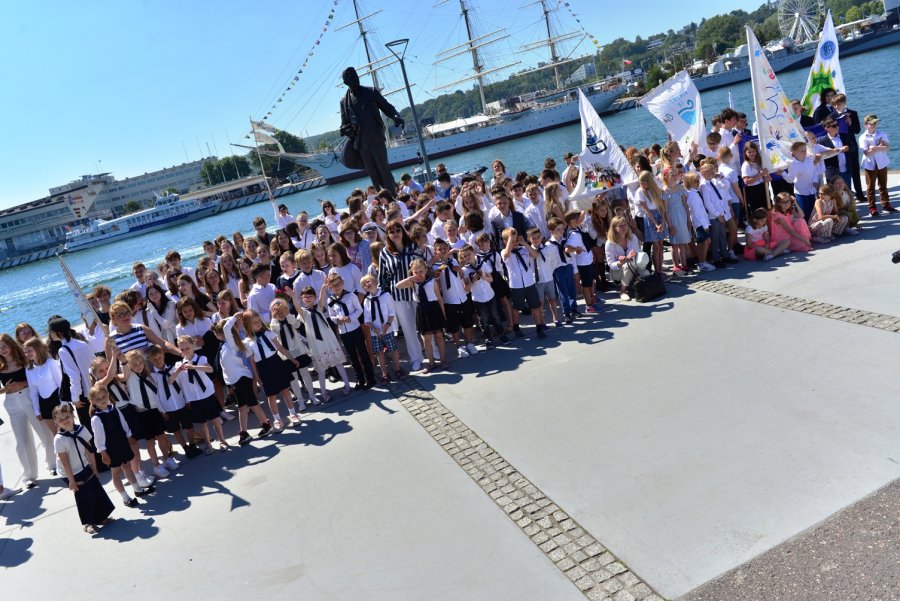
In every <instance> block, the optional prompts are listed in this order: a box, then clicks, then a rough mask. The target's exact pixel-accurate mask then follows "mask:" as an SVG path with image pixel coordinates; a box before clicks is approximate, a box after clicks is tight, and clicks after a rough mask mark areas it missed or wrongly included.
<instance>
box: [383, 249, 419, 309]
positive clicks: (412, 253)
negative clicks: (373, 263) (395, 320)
mask: <svg viewBox="0 0 900 601" xmlns="http://www.w3.org/2000/svg"><path fill="white" fill-rule="evenodd" d="M421 258H422V255H421V254H420V253H419V247H418V246H417V245H416V244H410V245H407V246H404V247H403V250H402V251H401V252H400V253H399V254H396V255H395V254H394V253H392V252H391V251H389V250H388V249H387V248H384V249H383V250H382V251H381V256H380V257H379V259H378V278H379V285H380V287H381V289H382V290H390V291H391V296H392V297H393V298H394V300H395V301H406V302H412V301H414V300H415V298H414V296H413V291H412V288H401V289H400V290H397V288H396V287H395V285H396V284H397V282H400V281H401V280H405V279H406V278H408V277H409V264H410V263H412V262H413V260H415V259H421Z"/></svg>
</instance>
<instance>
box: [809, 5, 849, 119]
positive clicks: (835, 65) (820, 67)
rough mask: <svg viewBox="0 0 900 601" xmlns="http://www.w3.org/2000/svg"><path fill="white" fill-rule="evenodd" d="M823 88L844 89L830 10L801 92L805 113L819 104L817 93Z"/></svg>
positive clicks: (842, 90)
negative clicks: (804, 87)
mask: <svg viewBox="0 0 900 601" xmlns="http://www.w3.org/2000/svg"><path fill="white" fill-rule="evenodd" d="M825 88H831V89H833V90H836V91H838V92H841V93H844V92H845V91H846V90H845V89H844V75H843V73H841V61H840V50H839V48H838V38H837V33H835V31H834V21H832V19H831V11H830V10H829V11H828V15H827V16H826V17H825V26H824V27H822V39H820V40H819V47H818V48H816V58H815V59H814V60H813V64H812V68H810V70H809V77H808V78H807V80H806V89H805V90H804V92H803V112H804V113H805V114H807V115H812V114H813V111H815V110H816V107H818V106H819V95H820V93H821V92H822V90H824V89H825Z"/></svg>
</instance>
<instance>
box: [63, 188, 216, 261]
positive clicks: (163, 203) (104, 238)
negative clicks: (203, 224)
mask: <svg viewBox="0 0 900 601" xmlns="http://www.w3.org/2000/svg"><path fill="white" fill-rule="evenodd" d="M215 211H216V203H215V202H213V201H209V200H205V199H204V200H180V199H179V197H178V195H176V194H170V195H166V196H157V197H156V204H155V205H154V206H153V207H152V208H150V209H144V210H143V211H137V212H136V213H131V214H130V215H125V216H124V217H117V218H116V219H109V220H103V219H95V220H94V221H92V222H91V223H90V225H89V226H87V227H82V228H78V229H73V230H72V231H70V232H68V233H67V234H66V246H65V249H66V252H74V251H76V250H82V249H84V248H92V247H94V246H100V245H101V244H106V243H108V242H113V241H114V240H120V239H122V238H128V237H131V236H136V235H138V234H143V233H145V232H152V231H153V230H158V229H162V228H164V227H169V226H171V225H176V224H178V223H181V222H182V221H187V220H188V219H200V218H203V217H207V216H209V215H212V214H213V213H214V212H215Z"/></svg>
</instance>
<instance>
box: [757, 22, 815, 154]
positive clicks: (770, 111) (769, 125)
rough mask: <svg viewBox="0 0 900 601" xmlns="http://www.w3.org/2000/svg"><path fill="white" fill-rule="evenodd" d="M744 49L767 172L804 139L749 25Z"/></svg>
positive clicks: (789, 105)
mask: <svg viewBox="0 0 900 601" xmlns="http://www.w3.org/2000/svg"><path fill="white" fill-rule="evenodd" d="M746 29H747V52H748V55H749V57H750V81H751V82H752V84H753V109H754V111H755V112H756V124H757V128H758V129H759V143H760V154H761V155H762V162H763V167H765V168H766V169H768V170H769V171H777V170H780V169H785V168H786V167H787V166H788V164H790V162H791V145H792V144H793V143H794V142H806V137H805V136H804V135H803V129H802V128H801V127H800V123H799V122H798V121H797V119H796V118H795V117H794V111H792V110H791V104H790V101H788V98H787V96H786V95H785V93H784V89H783V88H782V87H781V84H780V83H778V78H777V77H775V71H773V70H772V66H771V65H770V64H769V59H767V58H766V54H765V53H764V52H763V50H762V47H761V46H760V45H759V40H757V39H756V35H755V34H754V33H753V30H752V29H750V28H749V27H747V28H746Z"/></svg>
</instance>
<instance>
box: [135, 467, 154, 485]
mask: <svg viewBox="0 0 900 601" xmlns="http://www.w3.org/2000/svg"><path fill="white" fill-rule="evenodd" d="M134 478H135V480H137V483H138V486H140V487H141V488H147V487H149V486H153V478H151V477H149V476H147V474H145V473H144V472H142V471H139V472H137V473H136V474H135V475H134Z"/></svg>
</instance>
